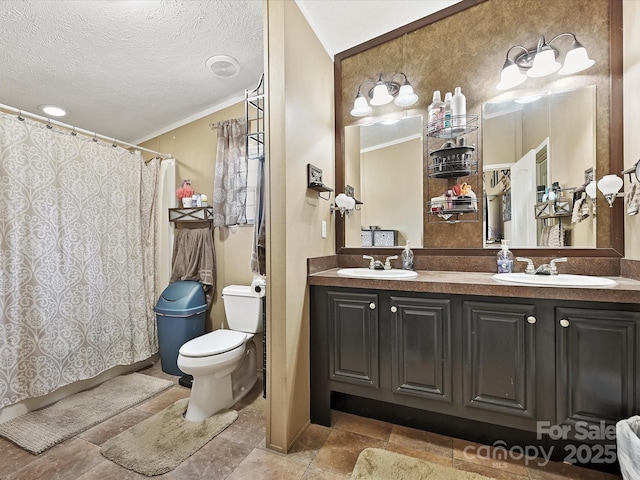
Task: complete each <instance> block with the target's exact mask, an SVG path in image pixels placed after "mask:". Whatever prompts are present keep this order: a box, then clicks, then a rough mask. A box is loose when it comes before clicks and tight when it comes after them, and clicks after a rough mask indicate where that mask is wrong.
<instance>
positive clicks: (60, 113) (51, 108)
mask: <svg viewBox="0 0 640 480" xmlns="http://www.w3.org/2000/svg"><path fill="white" fill-rule="evenodd" d="M38 110H40V111H41V112H44V113H46V114H47V115H49V116H51V117H64V116H65V115H66V114H67V113H69V112H67V111H66V110H65V109H64V108H62V107H58V106H57V105H38Z"/></svg>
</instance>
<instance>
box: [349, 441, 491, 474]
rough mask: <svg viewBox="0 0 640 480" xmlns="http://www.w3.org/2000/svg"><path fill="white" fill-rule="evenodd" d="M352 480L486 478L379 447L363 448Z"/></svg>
mask: <svg viewBox="0 0 640 480" xmlns="http://www.w3.org/2000/svg"><path fill="white" fill-rule="evenodd" d="M351 478H352V480H355V479H359V480H490V479H489V478H487V477H485V476H482V475H478V474H477V473H471V472H465V471H464V470H457V469H455V468H452V467H445V466H442V465H437V464H435V463H431V462H427V461H426V460H419V459H417V458H412V457H407V456H406V455H401V454H399V453H395V452H390V451H389V450H382V449H380V448H366V449H364V450H363V451H362V453H360V456H358V461H357V462H356V466H355V467H354V469H353V473H352V474H351Z"/></svg>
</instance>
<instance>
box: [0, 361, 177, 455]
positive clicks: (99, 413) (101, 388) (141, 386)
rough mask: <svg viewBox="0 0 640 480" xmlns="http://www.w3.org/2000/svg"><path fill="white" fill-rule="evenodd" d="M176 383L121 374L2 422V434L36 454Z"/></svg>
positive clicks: (131, 374)
mask: <svg viewBox="0 0 640 480" xmlns="http://www.w3.org/2000/svg"><path fill="white" fill-rule="evenodd" d="M173 384H174V383H173V382H171V381H170V380H164V379H162V378H156V377H151V376H149V375H144V374H142V373H129V374H126V375H120V376H119V377H115V378H112V379H111V380H107V381H106V382H104V383H102V384H100V385H98V386H97V387H94V388H92V389H90V390H85V391H83V392H78V393H76V394H74V395H71V396H70V397H67V398H63V399H62V400H60V401H58V402H56V403H54V404H51V405H49V406H48V407H44V408H41V409H40V410H34V411H33V412H28V413H25V414H24V415H20V416H19V417H16V418H14V419H12V420H9V421H8V422H5V423H2V424H0V436H2V437H4V438H6V439H7V440H10V441H12V442H13V443H15V444H16V445H18V446H20V447H22V448H24V449H25V450H27V451H29V452H31V453H33V454H35V455H37V454H39V453H42V452H44V451H45V450H46V449H48V448H51V447H53V446H54V445H56V444H58V443H60V442H63V441H64V440H66V439H68V438H71V437H73V436H74V435H77V434H79V433H81V432H84V431H85V430H87V429H89V428H91V427H93V426H94V425H97V424H98V423H100V422H103V421H105V420H106V419H108V418H111V417H113V416H114V415H117V414H118V413H120V412H123V411H125V410H127V409H128V408H131V407H133V406H134V405H137V404H138V403H140V402H142V401H144V400H146V399H147V398H150V397H152V396H153V395H155V394H156V393H159V392H161V391H163V390H166V389H167V388H169V387H170V386H172V385H173Z"/></svg>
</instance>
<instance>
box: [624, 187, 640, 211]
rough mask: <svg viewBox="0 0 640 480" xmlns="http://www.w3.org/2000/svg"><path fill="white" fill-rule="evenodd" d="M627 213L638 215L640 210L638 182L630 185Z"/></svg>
mask: <svg viewBox="0 0 640 480" xmlns="http://www.w3.org/2000/svg"><path fill="white" fill-rule="evenodd" d="M626 200H627V215H637V214H638V211H639V210H640V187H638V182H633V183H632V184H631V185H629V191H628V192H627V199H626Z"/></svg>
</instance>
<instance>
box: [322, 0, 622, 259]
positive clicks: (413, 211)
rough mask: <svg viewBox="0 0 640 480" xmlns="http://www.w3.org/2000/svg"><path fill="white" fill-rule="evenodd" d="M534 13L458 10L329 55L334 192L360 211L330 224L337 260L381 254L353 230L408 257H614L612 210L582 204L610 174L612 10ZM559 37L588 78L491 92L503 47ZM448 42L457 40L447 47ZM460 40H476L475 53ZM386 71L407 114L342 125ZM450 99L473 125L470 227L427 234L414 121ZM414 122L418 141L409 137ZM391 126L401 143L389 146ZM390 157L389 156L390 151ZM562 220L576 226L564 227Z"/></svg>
mask: <svg viewBox="0 0 640 480" xmlns="http://www.w3.org/2000/svg"><path fill="white" fill-rule="evenodd" d="M547 3H548V2H547V0H463V1H462V2H460V3H458V4H455V5H453V6H451V7H449V8H448V9H445V10H443V11H441V12H437V13H436V14H434V15H431V16H429V17H426V18H424V19H422V20H419V21H418V22H414V23H413V24H410V25H407V26H406V27H403V28H400V29H398V30H396V31H393V32H389V33H388V34H386V35H384V36H382V37H380V38H378V39H374V40H372V41H371V42H367V43H366V44H363V45H360V46H358V47H355V48H353V49H351V50H349V51H346V52H342V53H340V54H338V55H336V57H335V77H334V78H335V86H336V93H337V95H336V191H337V192H340V191H343V190H342V189H343V188H344V187H345V186H346V185H349V186H352V187H354V190H355V196H356V198H357V199H359V200H362V201H363V205H361V208H360V209H359V210H358V211H356V212H354V214H352V215H351V216H349V217H345V218H337V219H336V250H337V253H345V254H360V253H367V252H369V251H371V252H373V253H375V252H376V251H377V252H381V250H375V248H376V247H378V248H380V247H387V245H386V244H382V245H373V243H368V242H369V240H368V238H369V234H368V233H367V232H366V231H367V230H371V229H372V227H374V229H375V228H377V229H379V230H383V231H391V232H392V235H396V238H397V242H396V245H397V246H394V248H393V249H389V251H390V252H392V251H395V252H397V251H398V250H397V249H398V248H400V247H402V246H403V245H404V242H406V241H409V243H410V244H411V246H412V248H414V249H415V251H416V253H417V254H418V255H420V254H423V255H449V254H450V252H452V251H455V252H456V255H480V256H482V255H491V254H493V252H492V251H491V249H496V248H499V245H500V240H501V239H503V238H504V239H507V240H509V241H510V243H509V245H510V246H511V247H513V248H515V249H517V250H518V251H517V253H518V254H520V255H527V254H529V255H533V256H545V255H549V256H558V255H569V256H609V257H619V256H622V254H623V247H624V238H623V235H624V221H623V214H624V212H623V202H616V203H615V204H614V206H613V208H611V209H610V208H609V206H608V204H607V203H606V201H605V200H604V198H602V196H600V195H599V196H598V197H597V198H596V200H595V201H594V202H591V201H590V200H589V199H587V198H586V197H587V196H586V194H585V193H583V192H582V189H583V188H584V185H585V183H586V182H587V181H588V180H590V179H591V178H595V179H599V178H601V177H602V176H604V175H606V174H609V173H618V174H619V173H620V172H621V170H622V108H621V105H622V81H621V79H622V33H621V25H622V2H621V0H593V1H591V2H589V8H583V7H584V4H585V3H584V0H570V1H567V2H560V3H557V4H554V9H551V10H549V9H548V8H546V7H547ZM578 5H580V6H582V8H577V6H578ZM523 19H526V21H523ZM565 31H573V32H574V33H575V34H576V36H578V37H579V38H580V41H581V43H583V44H585V46H588V49H589V53H590V56H591V57H592V58H594V59H595V60H596V64H595V65H594V66H593V67H592V69H591V70H589V71H587V72H588V73H584V72H583V73H581V74H577V75H569V76H566V77H559V76H558V75H556V76H554V77H544V78H533V79H528V80H527V82H526V83H525V84H523V85H522V86H520V87H517V88H515V89H513V90H511V91H506V92H502V91H498V90H497V89H496V84H497V82H498V81H499V77H500V69H501V68H502V65H503V63H504V58H505V53H506V51H507V50H508V49H509V47H511V46H513V45H516V44H522V43H524V44H525V45H528V44H529V43H532V42H535V41H537V39H538V38H539V36H540V35H547V36H553V35H557V34H558V33H560V32H565ZM455 32H465V33H464V34H460V35H458V36H456V37H455V42H453V41H452V37H451V35H452V33H455ZM469 32H485V34H484V35H483V37H482V41H479V39H478V38H477V36H476V35H471V34H469ZM445 39H448V40H447V41H445ZM452 45H453V46H455V48H452ZM392 72H404V73H405V74H406V75H407V78H408V79H409V80H410V81H411V83H412V85H413V87H414V89H415V91H416V92H417V93H419V96H420V100H419V102H418V103H417V104H416V105H413V106H411V107H407V108H398V107H396V106H394V105H393V103H391V104H390V105H385V106H383V107H376V108H374V111H373V113H372V114H371V115H369V116H368V117H366V118H355V117H353V116H351V115H350V110H351V108H352V107H353V101H354V97H355V94H356V92H357V91H358V87H359V86H360V85H361V84H362V83H363V82H364V81H365V80H370V79H371V78H375V77H376V76H377V75H379V74H380V73H384V74H385V75H390V74H391V73H392ZM456 86H462V89H463V92H464V93H465V95H466V97H467V113H469V114H474V115H478V117H479V118H480V122H479V125H480V133H479V139H478V141H479V145H478V146H477V147H478V148H477V151H478V166H479V168H478V185H479V186H482V188H481V189H480V191H479V192H477V193H478V206H479V209H480V214H479V215H478V217H479V218H478V221H477V222H470V223H460V224H454V225H449V224H440V223H436V224H434V223H430V222H429V221H428V218H427V217H425V215H429V209H428V208H426V207H425V205H427V204H428V200H429V199H428V198H426V197H427V196H428V191H427V189H426V188H425V184H426V183H425V178H424V177H425V175H426V174H427V173H428V169H427V164H426V163H425V162H427V161H428V158H429V155H428V152H426V151H425V150H426V143H427V142H426V141H424V125H425V122H426V119H423V115H426V111H427V106H428V104H429V103H431V96H432V93H433V91H434V90H441V92H442V94H444V93H445V92H447V91H453V89H454V88H455V87H456ZM398 118H401V119H402V120H401V121H400V122H398V124H391V122H390V121H389V120H393V121H395V120H397V119H398ZM418 123H419V124H420V128H421V134H417V133H415V130H413V133H412V130H411V128H414V129H415V127H416V125H417V124H418ZM403 124H404V125H405V126H406V127H407V131H406V132H405V133H400V134H398V133H397V129H400V128H401V127H402V125H403ZM368 138H369V139H371V138H374V139H377V140H375V142H373V143H367V142H370V140H369V139H368ZM403 138H406V139H408V143H406V144H405V142H401V141H400V139H403ZM376 142H377V143H376ZM411 142H413V143H411ZM400 144H403V145H402V148H404V150H403V151H398V152H394V151H393V150H392V149H391V148H392V147H394V148H395V147H397V148H400V147H398V145H400ZM409 145H411V146H409ZM388 149H389V150H388ZM418 150H420V151H421V153H418ZM369 157H370V158H369ZM525 191H526V195H524V194H522V193H523V192H525ZM513 192H518V194H514V193H513ZM556 199H557V200H558V202H556V203H557V204H550V203H549V202H550V200H556ZM576 201H578V202H579V203H580V209H578V210H576V212H574V207H575V202H576ZM545 208H546V210H545ZM550 209H551V210H550ZM574 213H576V214H578V215H579V217H580V219H579V221H572V220H576V218H575V217H573V214H574ZM572 217H573V218H572ZM363 232H365V233H364V234H363ZM393 232H395V233H393ZM558 232H561V234H562V240H561V241H560V240H558V235H557V234H558ZM552 233H553V235H552ZM363 238H364V241H363Z"/></svg>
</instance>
